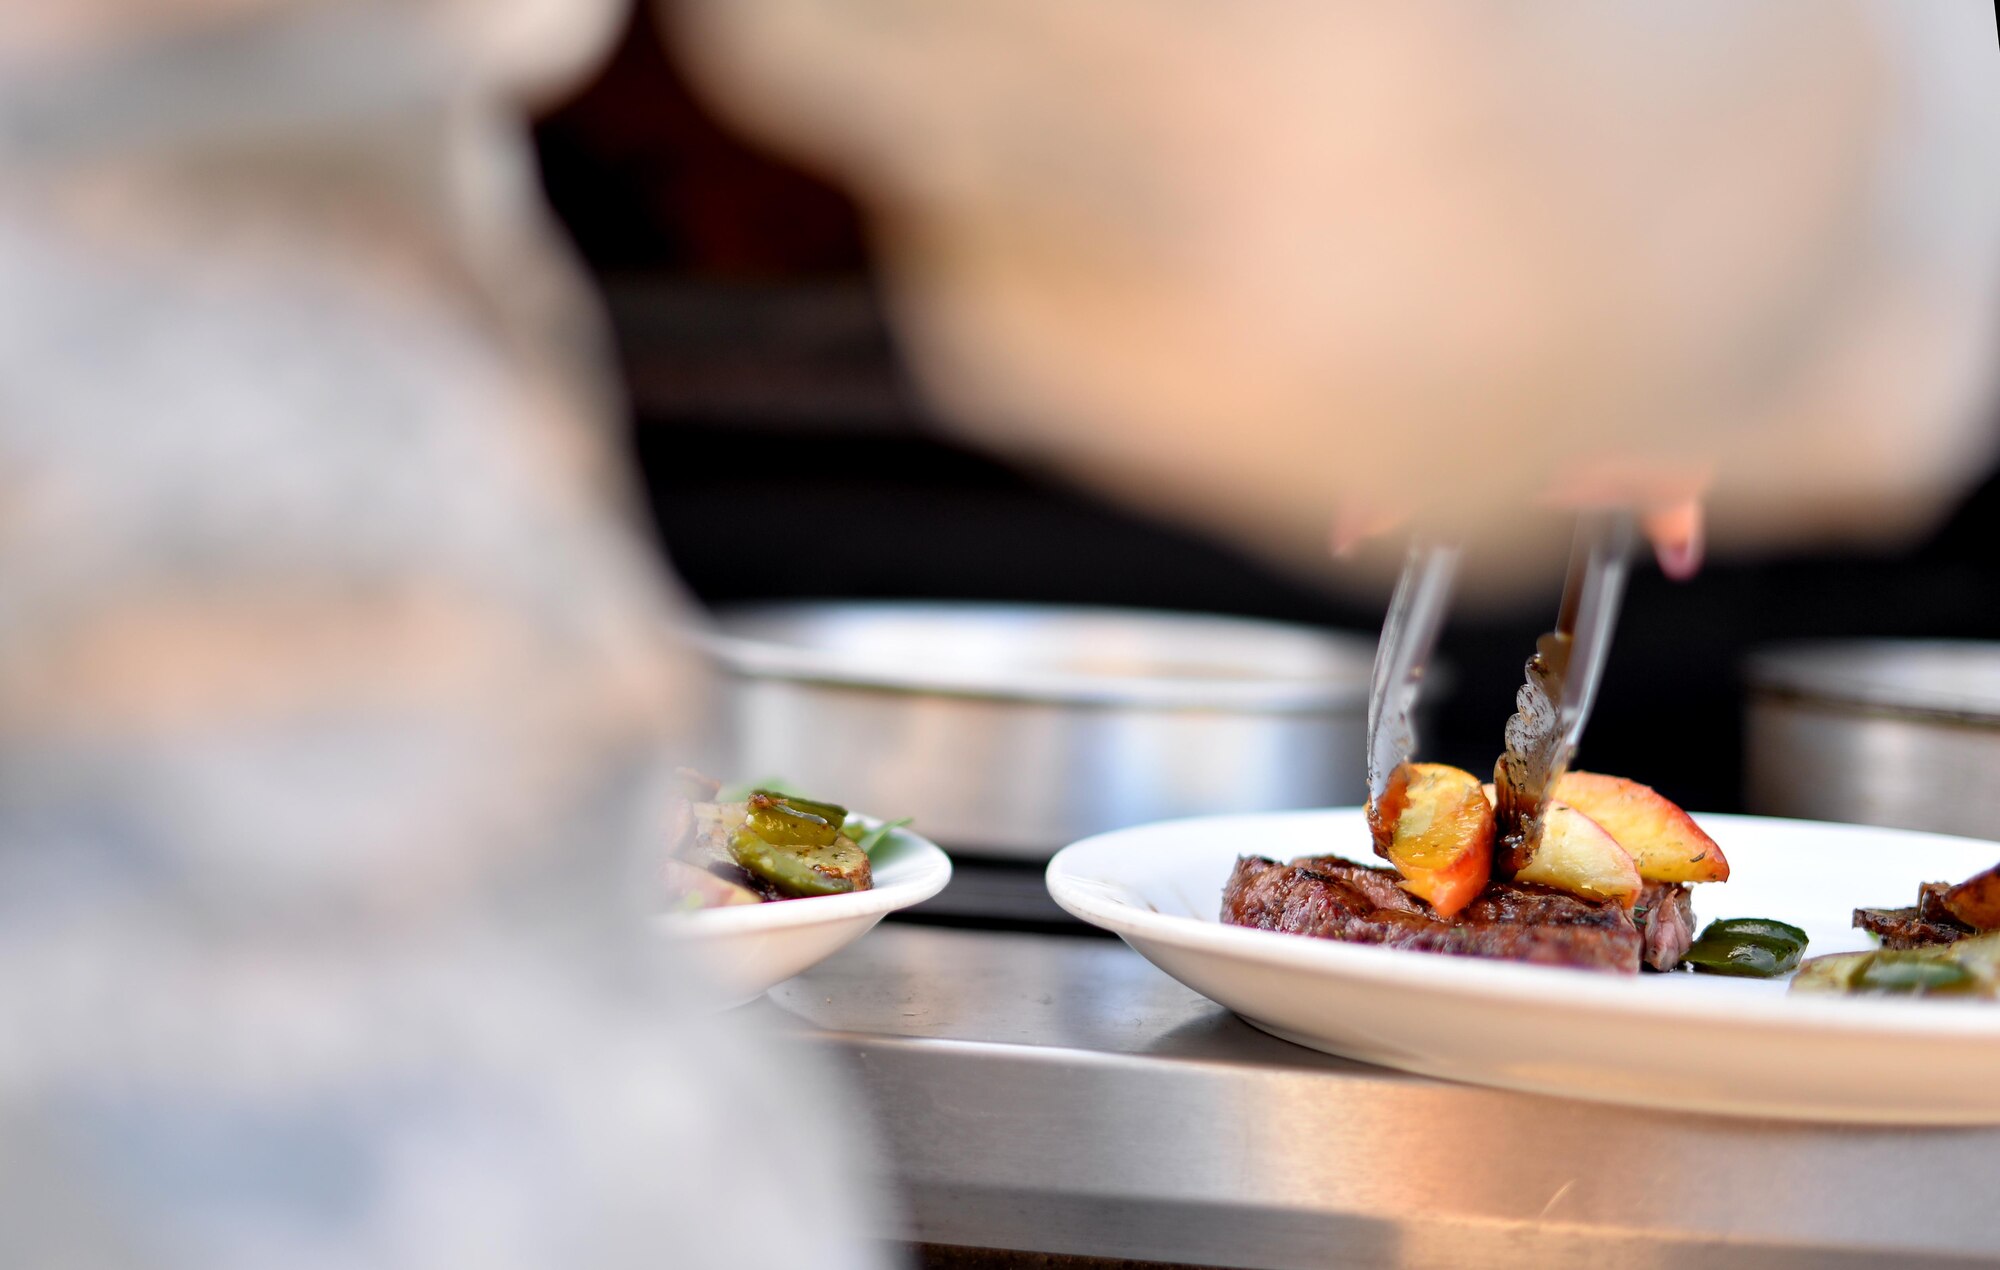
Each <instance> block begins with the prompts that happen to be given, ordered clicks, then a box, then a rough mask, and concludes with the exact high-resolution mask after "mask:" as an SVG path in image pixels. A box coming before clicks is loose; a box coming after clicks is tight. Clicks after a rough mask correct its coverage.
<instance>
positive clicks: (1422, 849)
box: [1368, 763, 1493, 917]
mask: <svg viewBox="0 0 2000 1270" xmlns="http://www.w3.org/2000/svg"><path fill="white" fill-rule="evenodd" d="M1368 827H1369V830H1370V832H1372V833H1373V834H1374V837H1375V852H1376V854H1377V855H1380V856H1382V857H1383V858H1384V859H1386V860H1388V862H1389V863H1390V864H1392V865H1394V866H1395V867H1396V872H1398V873H1400V874H1402V875H1403V889H1404V890H1406V891H1408V892H1409V893H1410V894H1412V895H1414V896H1417V897H1418V898H1419V899H1423V900H1427V901H1429V903H1430V906H1431V907H1432V908H1434V909H1436V910H1437V912H1438V916H1440V917H1450V916H1451V915H1452V914H1454V913H1456V912H1458V911H1459V910H1460V909H1462V908H1464V907H1465V906H1466V905H1467V904H1470V903H1471V902H1472V898H1473V897H1474V896H1475V895H1478V894H1479V892H1480V891H1482V890H1484V889H1485V887H1486V880H1487V878H1488V877H1489V876H1490V875H1491V874H1492V871H1493V805H1492V804H1491V803H1489V802H1488V801H1487V800H1486V795H1485V793H1484V792H1482V791H1481V790H1480V788H1479V778H1478V777H1477V776H1474V775H1473V774H1472V773H1470V772H1467V771H1462V770H1460V769H1459V768H1456V767H1450V766H1448V765H1446V764H1443V763H1405V764H1403V765H1402V766H1401V767H1398V768H1397V769H1396V771H1395V773H1394V774H1393V775H1392V776H1391V777H1390V778H1389V788H1388V790H1387V791H1386V792H1384V793H1383V795H1382V798H1381V800H1380V802H1379V804H1371V805H1370V806H1369V808H1368Z"/></svg>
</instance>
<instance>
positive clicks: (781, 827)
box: [745, 790, 844, 847]
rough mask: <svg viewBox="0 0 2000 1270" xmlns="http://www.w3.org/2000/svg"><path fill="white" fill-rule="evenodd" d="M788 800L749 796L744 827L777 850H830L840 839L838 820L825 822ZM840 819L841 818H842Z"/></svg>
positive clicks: (765, 794) (763, 794)
mask: <svg viewBox="0 0 2000 1270" xmlns="http://www.w3.org/2000/svg"><path fill="white" fill-rule="evenodd" d="M817 805H818V804H806V805H804V806H801V805H800V803H799V802H796V801H794V800H792V799H789V798H785V797H782V796H780V795H777V794H772V793H769V792H766V791H763V790H759V791H758V792H757V793H754V794H752V795H750V801H749V815H748V818H747V820H746V821H745V823H746V824H747V825H748V826H749V829H750V832H752V833H754V834H756V835H757V836H758V837H759V838H762V839H763V840H764V841H766V842H768V843H770V844H771V845H772V846H777V847H830V846H832V845H833V841H834V839H836V838H838V837H839V836H840V825H841V821H840V820H828V819H827V818H826V817H825V816H822V815H819V814H818V813H817V812H814V811H812V810H809V808H810V807H813V806H817ZM843 819H844V817H843Z"/></svg>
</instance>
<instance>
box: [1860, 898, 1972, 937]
mask: <svg viewBox="0 0 2000 1270" xmlns="http://www.w3.org/2000/svg"><path fill="white" fill-rule="evenodd" d="M1950 889H1951V884H1950V883H1949V882H1926V883H1924V884H1923V885H1922V886H1921V887H1919V888H1917V902H1916V903H1915V904H1914V905H1912V906H1911V907H1909V908H1857V909H1855V910H1854V925H1855V926H1856V927H1857V928H1858V929H1860V930H1865V931H1867V932H1868V933H1869V934H1871V935H1878V936H1880V937H1881V939H1882V946H1883V947H1884V948H1894V949H1905V948H1932V947H1935V946H1937V945H1939V944H1955V943H1957V942H1958V941H1959V940H1961V939H1964V938H1965V937H1966V936H1967V935H1970V934H1972V933H1973V930H1972V928H1971V927H1970V926H1967V925H1966V924H1965V923H1964V922H1961V921H1959V920H1958V918H1956V917H1954V916H1952V915H1951V913H1950V911H1949V910H1947V909H1946V908H1945V906H1944V896H1945V892H1947V891H1949V890H1950Z"/></svg>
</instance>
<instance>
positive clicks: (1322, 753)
mask: <svg viewBox="0 0 2000 1270" xmlns="http://www.w3.org/2000/svg"><path fill="white" fill-rule="evenodd" d="M706 639H707V643H708V646H709V648H710V650H711V651H712V652H713V653H714V654H715V655H716V657H717V658H718V660H719V661H720V663H721V665H722V667H723V672H724V676H725V679H726V680H727V681H728V683H729V686H730V693H729V696H730V714H731V721H732V723H733V729H734V733H735V738H734V751H735V770H736V771H737V772H738V773H740V774H742V775H744V776H746V777H749V778H751V779H763V778H768V777H782V778H784V779H785V780H788V781H791V782H793V783H794V784H796V785H798V786H799V787H801V788H803V789H806V790H809V791H814V792H818V793H820V794H821V795H823V796H826V797H836V798H839V799H841V800H842V801H843V802H847V803H850V804H852V805H853V806H855V807H859V808H864V809H866V810H868V811H870V812H873V813H875V814H878V815H883V816H910V817H913V818H914V819H915V821H916V825H917V827H918V828H919V829H921V830H922V831H923V832H924V833H925V834H926V835H927V836H929V837H932V838H935V839H937V840H939V841H941V842H944V843H945V844H946V845H948V846H951V847H953V848H955V849H958V850H960V851H968V852H974V853H984V854H989V855H997V856H1011V857H1021V858H1029V859H1045V858H1047V857H1048V856H1049V855H1051V854H1052V853H1053V852H1054V851H1055V850H1056V849H1057V848H1059V847H1062V846H1063V845H1065V844H1067V843H1069V842H1072V841H1074V840H1075V839H1077V838H1080V837H1083V836H1085V835H1087V834H1091V833H1096V832H1098V831H1100V830H1105V829H1113V828H1117V827H1119V826H1122V825H1129V824H1137V823H1140V822H1142V821H1147V820H1157V819H1160V818H1163V817H1170V816H1187V815H1196V814H1200V813H1205V812H1226V811H1264V810H1271V809H1277V808H1287V807H1313V806H1326V805H1330V804H1335V803H1346V802H1355V801H1358V800H1359V799H1360V797H1361V794H1362V769H1363V757H1362V755H1363V734H1364V732H1365V719H1366V714H1367V683H1368V671H1369V662H1370V658H1371V657H1372V654H1373V649H1374V645H1373V642H1372V641H1371V640H1367V639H1362V638H1357V637H1354V636H1347V635H1333V634H1327V633H1324V632H1320V631H1315V630H1309V629H1305V628H1301V627H1294V626H1285V625H1279V624H1275V623H1270V622H1257V621H1248V620H1242V619H1236V618H1219V617H1195V616H1183V615H1176V614H1165V613H1150V612H1137V611H1126V610H1114V609H1077V608H1047V607H1036V606H1028V605H1011V604H1004V605H1003V604H915V603H865V604H864V603H823V604H821V603H816V604H786V605H771V606H759V607H754V608H741V609H735V610H731V611H726V612H724V613H722V614H720V615H719V616H718V618H717V628H716V630H715V632H714V633H712V634H711V635H709V636H708V637H706ZM1286 849H1287V848H1286V846H1285V844H1282V843H1274V844H1273V850H1274V851H1284V850H1286Z"/></svg>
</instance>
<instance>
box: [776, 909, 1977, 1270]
mask: <svg viewBox="0 0 2000 1270" xmlns="http://www.w3.org/2000/svg"><path fill="white" fill-rule="evenodd" d="M746 1013H748V1014H749V1015H751V1016H752V1017H755V1018H758V1019H760V1020H762V1021H764V1022H766V1023H768V1024H771V1025H773V1026H775V1027H777V1028H778V1029H779V1030H780V1032H781V1033H782V1034H783V1035H784V1036H785V1037H786V1038H787V1040H788V1041H789V1042H790V1043H794V1044H800V1045H804V1046H806V1047H808V1048H809V1049H810V1050H811V1051H812V1052H813V1053H814V1054H815V1055H821V1056H834V1057H837V1058H838V1059H840V1060H841V1061H843V1062H844V1063H845V1064H846V1065H847V1066H848V1068H849V1069H850V1071H851V1072H852V1074H853V1078H854V1080H855V1081H856V1083H857V1087H858V1088H859V1089H860V1091H861V1093H862V1096H863V1097H864V1098H865V1100H866V1101H867V1103H868V1105H869V1106H870V1108H871V1109H872V1111H873V1114H874V1119H875V1123H876V1126H877V1129H878V1134H879V1140H880V1142H881V1144H882V1147H883V1149H884V1153H885V1154H886V1156H887V1158H888V1161H889V1171H890V1174H891V1181H892V1182H893V1184H894V1185H895V1186H896V1188H897V1189H898V1190H899V1192H900V1194H901V1196H902V1198H903V1202H904V1207H905V1209H906V1212H907V1217H906V1225H905V1227H904V1228H902V1229H900V1230H896V1231H891V1232H885V1233H888V1234H890V1235H892V1236H895V1237H899V1238H907V1239H917V1240H923V1241H928V1242H933V1243H945V1244H962V1245H971V1246H977V1247H990V1248H1012V1249H1022V1250H1027V1251H1037V1252H1060V1253H1070V1254H1077V1255H1088V1256H1098V1257H1129V1258H1136V1259H1145V1260H1156V1261H1168V1262H1180V1263H1186V1264H1193V1265H1216V1266H1221V1265H1228V1266H1243V1267H1252V1268H1257V1270H1293V1268H1304V1267H1325V1266H1417V1267H1427V1266H1438V1267H1461V1266H1496V1267H1512V1266H1520V1267H1537V1268H1543V1267H1567V1266H1578V1267H1582V1266H1591V1267H1597V1266H1603V1265H1607V1264H1610V1265H1644V1266H1648V1267H1677V1266H1731V1267H1736V1266H1741V1267H1751V1266H1756V1267H1793V1266H1828V1265H1833V1266H1867V1265H1885V1264H1895V1265H1905V1266H1947V1265H1966V1264H1981V1263H1993V1262H2000V1210H1996V1209H1995V1206H1994V1205H1993V1203H1992V1200H1991V1195H1992V1188H1993V1181H1994V1179H1995V1178H1996V1177H2000V1129H1992V1128H1982V1129H1971V1130H1962V1131H1958V1130H1947V1131H1940V1130H1919V1131H1913V1130H1891V1129H1871V1128H1855V1127H1824V1128H1822V1127H1816V1126H1812V1125H1801V1124H1793V1123H1778V1122H1760V1121H1743V1120H1733V1119H1725V1118H1719V1117H1705V1116H1694V1115H1670V1114H1664V1113H1657V1112H1643V1111H1631V1110H1623V1109H1619V1108H1614V1107H1606V1106H1600V1105H1596V1104H1589V1103H1580V1102H1568V1101H1565V1100H1560V1099H1551V1098H1539V1097H1533V1096H1529V1095H1524V1094H1511V1093H1502V1092H1498V1091H1492V1090H1485V1089H1478V1088H1474V1087H1470V1086H1463V1085H1454V1084H1448V1083H1445V1082H1441V1081H1434V1080H1428V1079H1424V1078H1421V1077H1415V1076H1405V1075H1401V1074H1398V1073H1394V1072H1390V1071H1387V1070H1384V1069H1380V1068H1374V1067H1368V1066H1365V1065H1362V1064H1358V1063H1350V1062H1345V1061H1342V1060H1340V1059H1336V1058H1330V1057H1327V1056H1325V1055H1321V1054H1318V1053H1315V1052H1313V1051H1310V1050H1305V1049H1300V1048H1297V1047H1295V1046H1291V1045H1287V1044H1285V1043H1284V1042H1282V1041H1278V1040H1275V1039H1273V1038H1272V1037H1269V1036H1266V1035H1264V1034H1262V1033H1260V1032H1256V1031H1254V1030H1252V1029H1251V1028H1249V1027H1248V1026H1247V1025H1245V1024H1243V1023H1242V1022H1240V1021H1239V1020H1237V1019H1236V1018H1235V1017H1234V1016H1232V1015H1230V1014H1229V1013H1227V1012H1226V1011H1224V1010H1222V1009H1221V1008H1220V1007H1218V1006H1215V1005H1213V1004H1211V1003H1209V1002H1208V1001H1206V1000H1204V999H1203V998H1201V997H1199V996H1197V995H1195V994H1194V993H1193V992H1190V991H1189V990H1187V989H1185V988H1183V987H1181V986H1180V985H1179V984H1177V983H1175V982H1174V981H1173V980H1171V979H1169V978H1167V977H1166V976H1165V975H1163V974H1161V973H1160V972H1159V971H1157V970H1154V969H1153V968H1152V967H1151V966H1150V965H1148V964H1147V963H1146V962H1144V961H1143V960H1141V959H1140V958H1139V957H1138V955H1137V954H1135V953H1133V952H1131V951H1130V950H1129V949H1127V948H1125V947H1124V945H1122V944H1115V943H1111V942H1109V941H1101V940H1087V939H1065V938H1051V937H1040V938H1036V937H1030V936H1017V935H996V934H987V933H981V932H962V931H938V930H929V929H923V928H916V927H907V926H897V925H894V924H889V925H885V926H883V927H881V928H879V929H878V930H877V931H876V932H875V933H874V934H873V935H871V936H870V937H869V938H868V939H865V940H863V941H861V942H860V943H859V944H857V945H855V946H854V947H853V948H851V949H849V950H848V951H846V952H844V953H842V954H840V955H839V956H837V957H835V958H833V959H831V960H830V961H827V962H825V963H823V964H822V965H820V966H819V967H817V968H816V969H814V970H813V971H811V972H809V973H807V974H805V975H802V976H800V977H799V978H797V979H794V980H792V981H791V982H789V983H786V984H783V985H781V986H779V987H778V988H776V989H774V990H773V991H772V993H771V995H770V997H769V998H767V999H766V1000H764V1001H761V1002H758V1003H756V1004H755V1005H753V1006H752V1007H749V1008H748V1010H747V1011H746Z"/></svg>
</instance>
